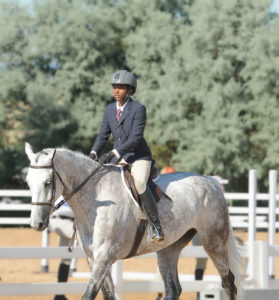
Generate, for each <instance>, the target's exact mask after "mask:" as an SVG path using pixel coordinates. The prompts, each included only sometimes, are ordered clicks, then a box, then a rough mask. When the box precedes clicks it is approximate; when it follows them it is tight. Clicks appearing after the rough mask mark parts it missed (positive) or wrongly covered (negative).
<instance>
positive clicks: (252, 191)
mask: <svg viewBox="0 0 279 300" xmlns="http://www.w3.org/2000/svg"><path fill="white" fill-rule="evenodd" d="M256 195H257V171H256V170H250V171H249V202H248V207H249V226H248V244H249V261H248V270H247V274H248V276H249V278H250V279H251V278H252V277H253V274H254V247H253V242H254V241H255V239H256V205H257V199H256Z"/></svg>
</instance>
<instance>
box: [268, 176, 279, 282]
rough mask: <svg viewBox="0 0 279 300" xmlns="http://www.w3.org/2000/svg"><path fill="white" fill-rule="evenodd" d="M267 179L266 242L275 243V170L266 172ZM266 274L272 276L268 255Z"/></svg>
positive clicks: (271, 266) (271, 244)
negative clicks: (267, 211) (267, 212)
mask: <svg viewBox="0 0 279 300" xmlns="http://www.w3.org/2000/svg"><path fill="white" fill-rule="evenodd" d="M268 176H269V177H268V180H269V215H268V216H269V217H268V244H269V245H270V246H274V244H275V219H276V185H277V171H276V170H270V171H269V173H268ZM268 263H269V265H268V275H269V277H270V278H274V257H272V256H270V257H269V261H268Z"/></svg>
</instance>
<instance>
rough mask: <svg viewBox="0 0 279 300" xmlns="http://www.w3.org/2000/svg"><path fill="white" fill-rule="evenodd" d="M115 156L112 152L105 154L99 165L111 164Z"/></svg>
mask: <svg viewBox="0 0 279 300" xmlns="http://www.w3.org/2000/svg"><path fill="white" fill-rule="evenodd" d="M114 156H115V154H114V153H113V152H112V151H110V152H108V153H105V154H103V155H102V156H101V157H100V159H99V163H100V164H101V165H103V164H107V163H109V162H110V161H111V159H112V158H113V157H114Z"/></svg>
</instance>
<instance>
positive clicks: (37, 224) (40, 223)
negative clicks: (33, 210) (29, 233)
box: [30, 217, 49, 231]
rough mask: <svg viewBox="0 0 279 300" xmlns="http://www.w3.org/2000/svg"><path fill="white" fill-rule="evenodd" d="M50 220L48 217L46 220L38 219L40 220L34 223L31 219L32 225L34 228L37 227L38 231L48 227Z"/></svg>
mask: <svg viewBox="0 0 279 300" xmlns="http://www.w3.org/2000/svg"><path fill="white" fill-rule="evenodd" d="M48 220H49V218H48V217H47V218H45V219H44V220H42V221H38V222H35V223H33V222H32V221H31V223H30V226H31V227H32V228H33V229H35V230H36V231H43V230H44V229H46V228H47V227H48Z"/></svg>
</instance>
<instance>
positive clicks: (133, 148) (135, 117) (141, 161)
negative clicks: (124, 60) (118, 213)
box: [89, 70, 164, 242]
mask: <svg viewBox="0 0 279 300" xmlns="http://www.w3.org/2000/svg"><path fill="white" fill-rule="evenodd" d="M111 84H112V87H113V96H114V99H115V100H116V103H111V104H109V105H107V107H106V109H105V113H104V117H103V123H102V127H101V130H100V133H99V135H98V136H97V138H96V140H95V143H94V145H93V147H92V149H91V152H90V155H89V156H90V157H91V158H92V159H95V160H97V159H98V155H99V154H100V152H101V150H102V149H103V147H104V146H105V144H106V142H107V141H108V139H109V136H110V134H111V133H112V135H113V139H114V149H113V150H112V151H110V152H108V153H105V154H103V155H102V156H101V157H100V159H99V162H100V163H101V164H105V163H109V162H112V163H119V162H120V163H122V162H123V163H126V164H129V165H130V167H131V173H132V175H133V177H134V181H135V186H136V189H137V192H138V194H139V197H140V200H141V203H142V207H143V210H144V212H145V214H146V216H147V219H148V221H149V222H150V223H151V225H152V229H153V230H152V231H153V233H152V240H153V242H158V241H162V240H164V233H163V230H162V227H161V224H160V221H159V217H158V210H157V205H156V201H155V199H154V197H153V194H152V192H151V190H150V189H149V188H148V186H147V180H148V177H149V173H150V168H151V161H152V156H151V151H150V149H149V147H148V146H147V143H146V141H145V139H144V137H143V134H144V127H145V123H146V108H145V106H144V105H142V104H140V103H139V102H136V101H134V100H133V99H132V98H131V96H132V95H133V94H134V93H135V92H136V88H137V79H136V77H135V76H134V75H133V74H132V73H130V72H128V71H126V70H120V71H117V72H116V73H114V74H113V76H112V79H111Z"/></svg>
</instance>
